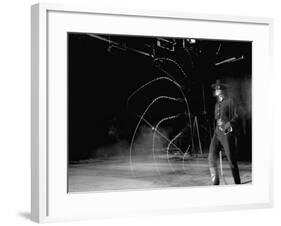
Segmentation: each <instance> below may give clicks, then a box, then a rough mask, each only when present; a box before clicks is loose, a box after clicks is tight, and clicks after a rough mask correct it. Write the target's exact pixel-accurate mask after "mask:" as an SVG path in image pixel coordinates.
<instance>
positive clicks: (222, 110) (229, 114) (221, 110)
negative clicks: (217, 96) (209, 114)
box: [215, 97, 239, 131]
mask: <svg viewBox="0 0 281 226" xmlns="http://www.w3.org/2000/svg"><path fill="white" fill-rule="evenodd" d="M219 119H221V121H222V122H223V126H224V125H226V124H228V125H229V123H230V125H231V127H232V128H233V130H234V131H235V130H236V131H237V130H238V124H239V117H238V113H237V107H236V104H235V103H234V101H233V99H231V98H229V97H225V98H224V99H223V100H222V101H221V102H217V103H216V105H215V120H216V122H217V121H218V120H219Z"/></svg>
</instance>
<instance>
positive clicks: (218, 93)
mask: <svg viewBox="0 0 281 226" xmlns="http://www.w3.org/2000/svg"><path fill="white" fill-rule="evenodd" d="M211 87H212V88H213V89H214V93H213V94H214V96H215V97H217V98H218V100H219V101H222V100H223V99H224V97H225V89H226V87H227V85H226V84H224V83H221V81H220V80H217V81H216V83H214V84H212V86H211Z"/></svg>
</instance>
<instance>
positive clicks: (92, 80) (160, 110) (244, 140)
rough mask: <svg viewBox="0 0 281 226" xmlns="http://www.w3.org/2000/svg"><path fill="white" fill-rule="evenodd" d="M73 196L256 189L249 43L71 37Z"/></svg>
mask: <svg viewBox="0 0 281 226" xmlns="http://www.w3.org/2000/svg"><path fill="white" fill-rule="evenodd" d="M67 54H68V55H67V56H68V62H67V67H68V74H67V89H68V93H67V122H68V123H67V124H68V126H67V135H68V136H67V144H68V150H67V151H68V169H67V173H68V185H67V186H68V192H106V191H122V190H125V191H127V190H146V189H162V188H182V187H195V186H214V185H219V186H228V185H233V186H245V185H248V184H251V183H252V155H253V154H254V153H253V151H252V42H251V41H250V40H249V41H239V40H223V39H202V38H200V37H156V36H135V35H116V34H114V35H113V34H97V33H75V32H70V33H68V34H67Z"/></svg>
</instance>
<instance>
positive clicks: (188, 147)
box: [182, 145, 190, 170]
mask: <svg viewBox="0 0 281 226" xmlns="http://www.w3.org/2000/svg"><path fill="white" fill-rule="evenodd" d="M189 148H190V145H188V148H187V149H186V151H185V153H184V155H183V159H182V168H183V170H185V168H184V159H185V156H186V155H187V153H188V150H189Z"/></svg>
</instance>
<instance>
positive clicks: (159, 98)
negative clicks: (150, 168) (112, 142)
mask: <svg viewBox="0 0 281 226" xmlns="http://www.w3.org/2000/svg"><path fill="white" fill-rule="evenodd" d="M162 99H165V100H170V101H181V99H179V98H174V97H169V96H159V97H157V98H155V99H154V100H153V101H152V102H151V103H150V104H149V105H148V106H147V107H146V109H145V111H144V112H143V114H142V115H141V117H140V120H139V121H138V123H137V126H136V128H135V130H134V133H133V136H132V139H131V144H130V168H131V172H132V173H133V176H135V175H134V167H133V163H132V149H133V144H134V140H135V136H136V133H137V130H138V128H139V126H140V123H141V122H142V120H143V118H144V116H145V114H146V113H147V111H148V110H149V109H150V107H151V106H152V105H153V104H154V103H155V102H157V101H158V100H162Z"/></svg>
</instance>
